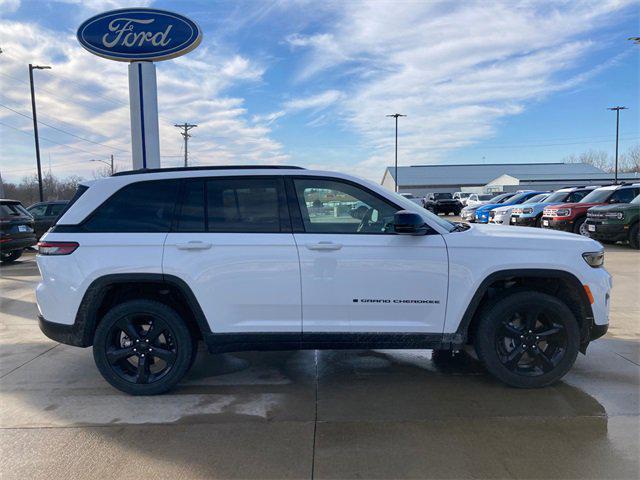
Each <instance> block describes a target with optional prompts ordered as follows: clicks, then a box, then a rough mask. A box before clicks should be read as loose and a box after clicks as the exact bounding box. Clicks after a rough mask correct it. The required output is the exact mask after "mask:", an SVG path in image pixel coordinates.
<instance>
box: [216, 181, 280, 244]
mask: <svg viewBox="0 0 640 480" xmlns="http://www.w3.org/2000/svg"><path fill="white" fill-rule="evenodd" d="M280 183H281V180H280V179H279V178H275V177H274V178H251V177H236V178H217V179H210V180H208V181H207V183H206V190H207V191H206V196H207V202H206V226H207V231H209V232H238V233H243V232H244V233H278V232H281V231H282V225H281V218H283V215H284V212H283V210H282V209H283V208H285V206H284V192H283V191H282V189H281V188H280ZM287 215H288V213H287Z"/></svg>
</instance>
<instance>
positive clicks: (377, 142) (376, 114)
mask: <svg viewBox="0 0 640 480" xmlns="http://www.w3.org/2000/svg"><path fill="white" fill-rule="evenodd" d="M629 4H630V2H628V1H599V2H524V3H518V4H515V3H514V2H500V1H492V2H449V1H441V2H435V1H434V2H387V1H379V2H356V1H350V2H343V3H339V4H334V6H335V8H336V21H335V22H333V23H332V24H331V26H329V27H328V28H325V29H320V31H318V29H315V31H314V33H313V34H311V35H304V34H302V33H296V34H292V35H289V36H288V37H287V39H286V40H287V42H288V43H289V45H290V46H291V48H292V49H293V50H294V51H296V52H298V51H303V52H304V51H306V52H307V57H306V61H305V63H304V65H303V66H302V68H301V69H300V71H299V72H298V81H299V82H301V83H304V82H312V81H314V80H316V79H317V78H318V77H320V75H323V77H322V78H323V80H324V81H326V76H327V75H332V76H334V77H335V78H336V79H338V80H341V79H342V78H346V77H345V74H348V75H350V76H349V77H348V81H349V86H350V89H349V90H347V89H345V95H344V97H343V98H342V99H341V100H342V101H341V102H340V103H339V111H340V113H341V114H342V117H343V118H344V119H345V122H346V124H347V126H349V127H350V128H351V129H353V130H355V131H356V132H358V133H359V134H360V135H361V136H362V137H363V138H364V140H365V141H366V142H367V143H368V144H369V145H371V146H372V147H373V149H374V151H375V153H374V154H373V155H370V156H368V157H366V158H365V159H363V160H360V161H358V163H357V165H356V166H355V167H354V166H353V165H350V166H339V168H344V169H348V170H350V171H354V170H355V171H356V172H358V173H360V174H363V175H365V176H368V177H370V178H371V177H372V176H373V177H374V178H375V179H376V180H379V178H380V177H381V174H382V171H383V167H384V166H386V165H388V164H390V163H391V161H392V159H393V123H392V122H393V119H390V118H386V117H385V114H390V113H395V112H399V113H403V114H406V115H408V116H407V118H401V119H400V132H401V137H400V142H399V144H400V160H401V163H403V164H415V163H427V162H433V161H437V160H438V159H439V158H441V157H442V156H443V155H444V154H445V153H446V152H447V150H448V149H453V148H456V147H460V146H465V145H470V144H472V143H474V142H477V141H478V140H481V139H484V138H487V137H489V136H491V135H493V134H494V133H495V131H496V129H497V128H498V126H499V125H500V123H501V122H502V121H503V120H504V119H505V118H506V117H508V116H511V115H515V114H518V113H520V112H522V111H523V110H524V109H525V108H526V107H527V106H528V105H529V104H530V103H531V102H533V101H536V100H539V99H541V98H543V97H545V96H547V95H549V94H551V93H553V92H557V91H558V90H560V89H564V88H572V87H574V86H575V85H577V84H578V83H579V82H580V81H583V80H585V79H586V78H588V77H589V75H588V74H585V73H584V72H578V73H574V69H577V68H578V67H579V66H580V61H581V60H583V59H584V58H585V56H586V55H587V54H588V53H591V52H593V51H594V50H595V49H597V48H599V45H598V44H597V42H596V41H592V40H590V39H589V37H591V36H592V34H593V32H594V30H596V29H597V28H600V27H602V26H607V25H608V26H610V25H612V24H614V23H615V22H616V21H617V20H618V19H619V18H620V17H619V15H620V14H621V12H623V9H624V8H625V7H626V6H627V5H629ZM591 67H593V66H591ZM598 68H599V67H598V66H595V70H594V72H595V71H597V70H598ZM372 172H374V173H372Z"/></svg>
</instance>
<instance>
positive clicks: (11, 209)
mask: <svg viewBox="0 0 640 480" xmlns="http://www.w3.org/2000/svg"><path fill="white" fill-rule="evenodd" d="M0 215H2V216H3V217H30V216H31V214H30V213H29V212H27V210H26V209H25V208H24V207H23V206H22V205H20V204H19V203H13V202H11V203H9V202H7V203H2V204H0Z"/></svg>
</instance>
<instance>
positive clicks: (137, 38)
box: [78, 8, 202, 62]
mask: <svg viewBox="0 0 640 480" xmlns="http://www.w3.org/2000/svg"><path fill="white" fill-rule="evenodd" d="M201 40H202V32H201V31H200V28H199V27H198V25H196V24H195V22H193V21H191V20H189V19H188V18H186V17H183V16H182V15H178V14H177V13H171V12H167V11H164V10H156V9H153V8H125V9H122V10H112V11H110V12H105V13H101V14H100V15H96V16H95V17H91V18H90V19H89V20H87V21H85V22H84V23H82V25H80V27H79V28H78V41H79V42H80V44H81V45H82V46H83V47H84V48H86V49H87V50H89V51H90V52H91V53H93V54H95V55H99V56H101V57H104V58H109V59H111V60H118V61H120V62H133V61H136V60H148V61H157V60H168V59H169V58H174V57H178V56H180V55H184V54H185V53H187V52H190V51H191V50H193V49H194V48H196V47H197V46H198V45H199V44H200V41H201Z"/></svg>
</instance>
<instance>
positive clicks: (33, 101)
mask: <svg viewBox="0 0 640 480" xmlns="http://www.w3.org/2000/svg"><path fill="white" fill-rule="evenodd" d="M50 68H51V67H48V66H46V65H42V66H41V65H32V64H29V84H30V86H31V113H32V117H33V137H34V139H35V142H36V162H37V163H38V191H39V193H40V201H41V202H44V195H43V193H42V167H41V165H40V141H39V140H38V117H37V116H36V94H35V92H34V90H33V71H34V70H47V69H50Z"/></svg>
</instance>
